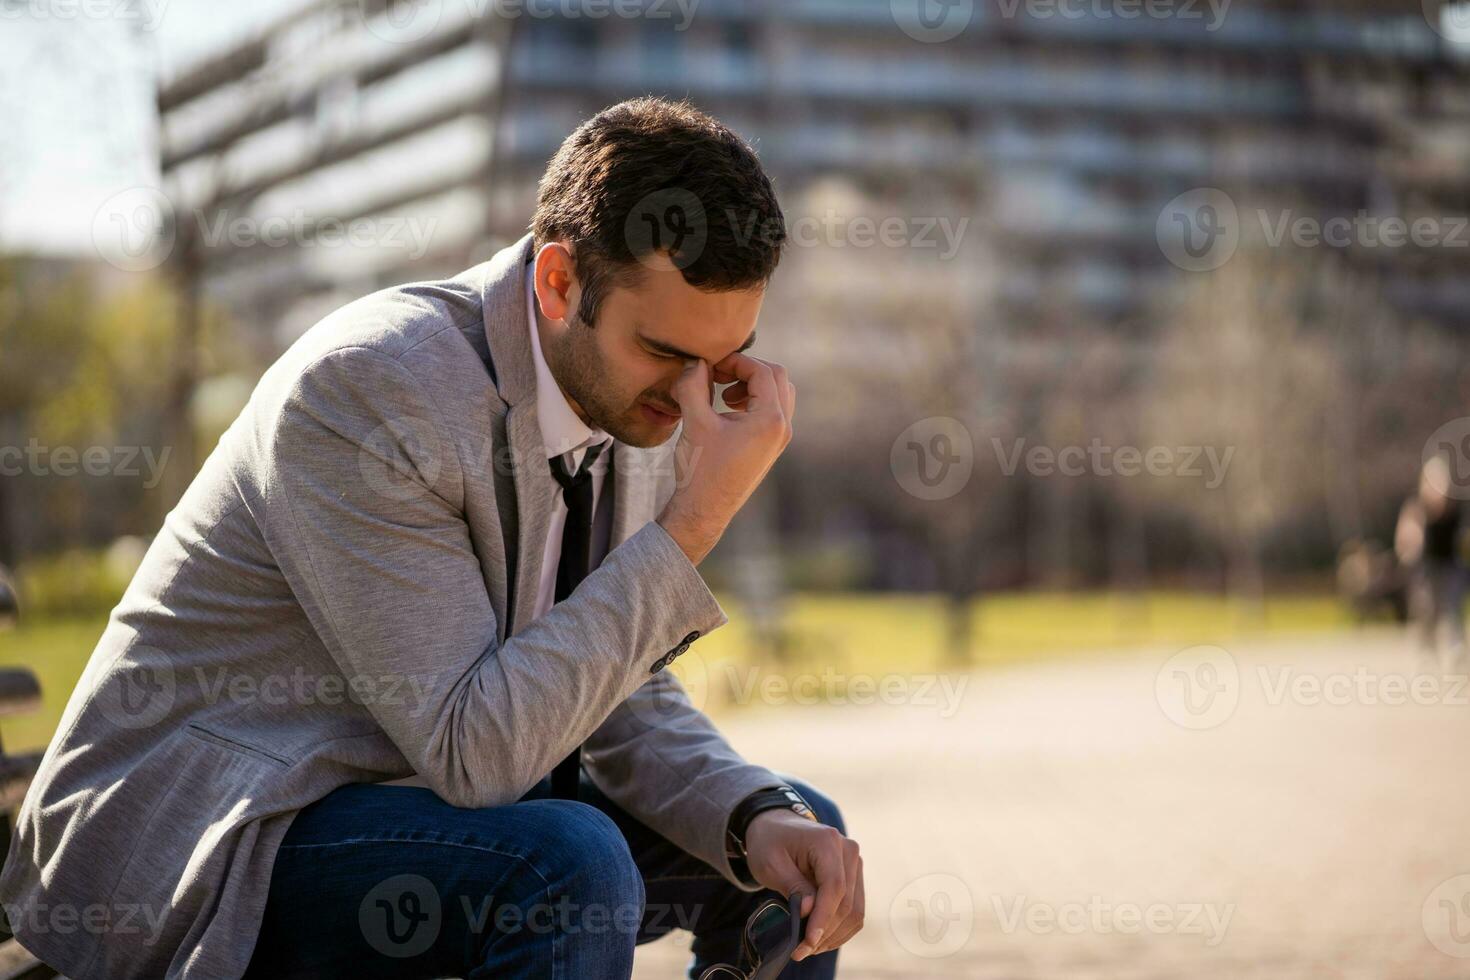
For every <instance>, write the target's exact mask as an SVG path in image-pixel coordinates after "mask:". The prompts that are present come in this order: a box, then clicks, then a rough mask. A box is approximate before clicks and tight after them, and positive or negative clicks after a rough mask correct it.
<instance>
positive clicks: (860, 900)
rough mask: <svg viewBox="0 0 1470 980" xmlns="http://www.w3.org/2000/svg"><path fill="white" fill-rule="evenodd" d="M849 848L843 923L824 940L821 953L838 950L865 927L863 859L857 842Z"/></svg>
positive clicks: (852, 843)
mask: <svg viewBox="0 0 1470 980" xmlns="http://www.w3.org/2000/svg"><path fill="white" fill-rule="evenodd" d="M846 848H847V898H848V899H850V900H851V901H850V902H849V901H847V900H844V902H843V905H844V908H842V909H840V910H839V911H841V913H842V921H840V922H839V923H837V925H836V926H835V927H834V928H833V931H832V932H831V933H830V934H829V935H828V936H827V938H825V939H823V940H822V945H821V948H820V949H818V950H817V952H819V953H825V952H828V951H829V950H834V949H837V948H838V947H839V946H841V945H843V944H844V943H846V942H847V941H848V940H849V939H851V938H852V937H853V936H855V935H857V933H858V930H860V929H862V927H863V916H864V915H865V914H866V912H867V895H866V893H865V891H864V888H863V858H862V855H861V854H859V853H858V846H857V842H856V841H853V840H849V841H847V842H846Z"/></svg>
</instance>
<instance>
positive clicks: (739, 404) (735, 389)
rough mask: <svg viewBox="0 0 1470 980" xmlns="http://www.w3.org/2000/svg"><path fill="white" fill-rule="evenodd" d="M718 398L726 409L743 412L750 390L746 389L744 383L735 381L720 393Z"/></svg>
mask: <svg viewBox="0 0 1470 980" xmlns="http://www.w3.org/2000/svg"><path fill="white" fill-rule="evenodd" d="M720 398H721V400H723V401H724V403H725V405H726V406H727V407H728V408H731V409H733V410H734V411H737V412H740V411H744V410H745V408H746V402H747V401H748V400H749V398H750V390H749V389H748V388H747V387H746V385H745V382H744V381H737V382H735V383H734V384H732V385H731V386H730V387H728V388H726V389H725V390H724V391H722V392H720Z"/></svg>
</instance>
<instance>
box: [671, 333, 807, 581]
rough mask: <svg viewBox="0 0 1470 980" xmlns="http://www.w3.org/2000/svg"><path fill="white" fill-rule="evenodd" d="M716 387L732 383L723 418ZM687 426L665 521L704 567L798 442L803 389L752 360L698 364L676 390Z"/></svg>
mask: <svg viewBox="0 0 1470 980" xmlns="http://www.w3.org/2000/svg"><path fill="white" fill-rule="evenodd" d="M712 381H719V382H720V383H722V384H730V388H729V389H728V390H727V391H726V393H725V396H726V397H725V404H726V405H727V406H729V407H730V408H731V409H733V411H730V412H727V413H724V414H721V413H719V412H716V411H715V409H714V405H713V404H712V400H713V389H712V387H711V382H712ZM674 398H675V399H677V400H678V402H679V411H680V414H681V415H682V416H683V419H684V428H683V430H682V432H681V433H680V435H679V444H678V446H677V447H676V449H675V461H676V465H677V467H678V486H677V488H676V489H675V490H674V495H673V497H672V498H670V500H669V502H668V505H667V506H665V507H664V510H663V513H661V514H659V516H658V522H659V524H661V525H662V526H663V528H664V530H665V531H667V532H669V536H670V537H672V538H673V539H674V541H675V542H676V543H677V544H678V545H679V547H680V548H681V549H683V551H684V553H685V554H686V555H688V556H689V560H690V561H692V562H694V564H696V565H697V564H699V563H700V561H702V560H703V559H704V556H705V555H707V554H709V551H710V549H711V548H713V547H714V546H715V542H717V541H719V540H720V535H722V534H724V533H725V528H726V526H728V525H729V523H730V520H731V518H733V517H734V516H735V513H736V511H738V510H740V508H741V506H742V505H743V504H744V503H745V501H746V500H747V499H749V497H750V495H751V493H752V492H754V490H755V488H756V487H758V486H760V482H761V480H763V479H765V476H766V473H768V472H769V471H770V469H771V466H772V464H774V463H775V462H776V457H778V456H780V455H781V451H782V450H784V449H785V448H786V445H787V443H789V442H790V441H791V420H792V417H793V416H794V415H795V414H796V387H795V386H794V385H792V383H791V382H790V381H788V380H787V378H786V369H785V368H784V367H782V366H781V365H779V364H774V363H772V362H770V361H763V360H761V359H759V358H756V357H751V356H749V355H748V354H738V353H737V354H731V355H730V356H729V357H726V358H725V359H724V360H722V361H720V362H719V363H717V364H715V365H714V369H713V372H711V369H710V366H709V365H708V364H707V363H706V362H705V361H703V360H696V361H690V362H689V364H688V365H687V366H686V367H685V368H684V373H683V374H681V375H680V376H679V380H678V381H677V382H675V384H674Z"/></svg>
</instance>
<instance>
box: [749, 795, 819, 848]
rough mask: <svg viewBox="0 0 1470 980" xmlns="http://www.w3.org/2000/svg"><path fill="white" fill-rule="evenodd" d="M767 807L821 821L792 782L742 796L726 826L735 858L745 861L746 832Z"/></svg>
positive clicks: (815, 821) (813, 820)
mask: <svg viewBox="0 0 1470 980" xmlns="http://www.w3.org/2000/svg"><path fill="white" fill-rule="evenodd" d="M767 810H790V811H791V812H793V813H795V814H798V815H799V816H803V817H806V818H807V819H808V820H810V821H811V822H812V823H820V821H819V820H817V815H816V813H814V812H813V811H812V808H811V805H810V804H808V803H807V801H806V800H804V799H802V797H801V794H800V793H798V792H797V791H796V790H794V789H792V788H791V787H790V786H774V787H771V788H770V789H758V790H756V791H755V792H754V793H751V794H750V795H749V796H747V797H746V798H745V799H743V800H741V801H740V802H739V803H738V804H737V805H736V807H735V810H734V812H733V813H731V814H730V824H729V826H728V828H727V829H726V830H725V855H726V856H727V857H729V858H730V860H731V862H732V863H733V862H735V861H740V862H742V863H744V861H745V832H746V831H747V830H748V829H749V828H750V822H751V821H752V820H754V819H755V818H756V816H757V815H758V814H761V813H765V812H766V811H767Z"/></svg>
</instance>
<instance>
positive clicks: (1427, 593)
mask: <svg viewBox="0 0 1470 980" xmlns="http://www.w3.org/2000/svg"><path fill="white" fill-rule="evenodd" d="M1453 476H1454V473H1453V471H1452V469H1451V458H1450V457H1449V456H1446V455H1444V454H1438V455H1434V456H1431V457H1429V458H1428V459H1427V460H1425V461H1424V465H1423V467H1422V468H1421V469H1420V471H1419V486H1418V489H1417V491H1416V492H1415V493H1414V494H1413V495H1412V496H1410V497H1409V499H1408V500H1406V501H1404V505H1403V507H1402V508H1400V509H1399V519H1398V524H1397V525H1396V526H1395V527H1394V551H1395V552H1396V553H1397V555H1398V558H1399V562H1400V563H1401V564H1402V566H1403V567H1404V568H1405V569H1406V570H1407V571H1408V578H1409V614H1410V617H1411V618H1412V620H1413V623H1414V625H1415V627H1417V629H1418V633H1419V651H1420V657H1421V658H1422V659H1423V660H1424V661H1425V662H1427V663H1428V664H1430V665H1436V666H1440V667H1442V668H1443V669H1445V670H1447V671H1463V670H1465V669H1466V668H1467V667H1470V656H1467V650H1466V646H1465V589H1466V578H1467V575H1466V570H1465V564H1464V561H1463V560H1462V559H1461V556H1460V551H1461V540H1460V538H1461V523H1462V522H1461V517H1460V505H1459V503H1458V502H1457V501H1455V500H1454V499H1452V498H1451V497H1450V493H1449V487H1450V480H1451V478H1452V477H1453ZM1441 630H1442V631H1443V632H1444V634H1445V643H1446V649H1445V653H1444V655H1443V656H1440V654H1439V634H1440V632H1441Z"/></svg>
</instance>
